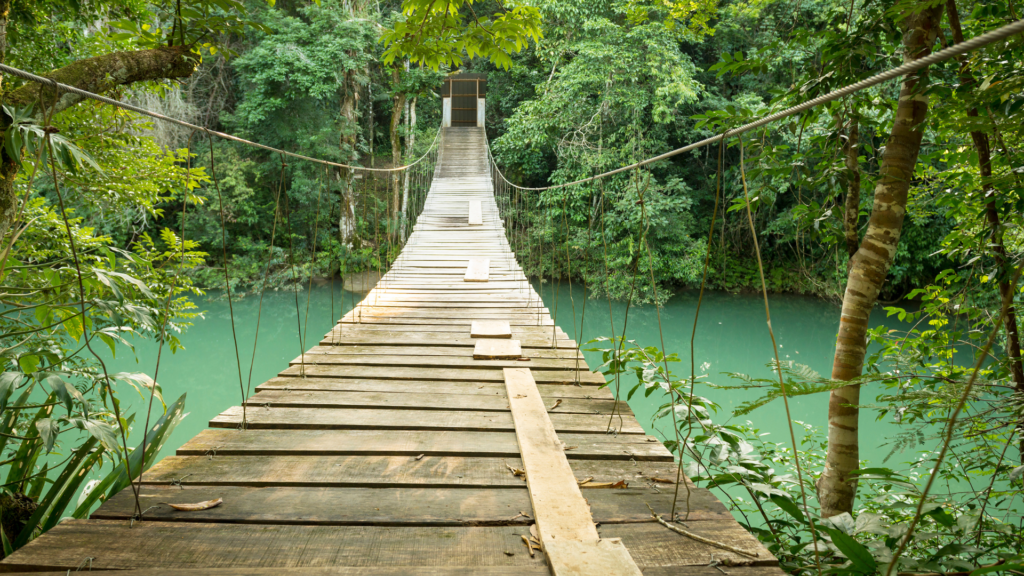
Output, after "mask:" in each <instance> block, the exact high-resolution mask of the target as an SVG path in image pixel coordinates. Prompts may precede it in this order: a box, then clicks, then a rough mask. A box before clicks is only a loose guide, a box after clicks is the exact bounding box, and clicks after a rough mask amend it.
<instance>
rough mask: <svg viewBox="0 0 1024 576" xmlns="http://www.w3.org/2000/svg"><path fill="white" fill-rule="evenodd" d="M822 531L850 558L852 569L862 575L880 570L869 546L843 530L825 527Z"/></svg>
mask: <svg viewBox="0 0 1024 576" xmlns="http://www.w3.org/2000/svg"><path fill="white" fill-rule="evenodd" d="M822 529H823V530H825V531H826V532H827V533H828V535H829V537H831V538H832V543H833V544H835V546H836V548H838V549H839V551H840V552H842V553H843V556H846V557H847V558H849V560H850V564H851V568H853V569H854V570H856V571H857V572H860V573H862V574H874V573H875V572H876V571H877V570H878V562H876V561H875V557H874V556H872V555H871V551H870V550H868V548H867V546H864V545H863V544H861V543H860V542H857V541H856V540H854V539H853V537H852V536H850V535H848V534H846V533H845V532H843V531H841V530H837V529H835V528H828V527H824V526H823V527H822Z"/></svg>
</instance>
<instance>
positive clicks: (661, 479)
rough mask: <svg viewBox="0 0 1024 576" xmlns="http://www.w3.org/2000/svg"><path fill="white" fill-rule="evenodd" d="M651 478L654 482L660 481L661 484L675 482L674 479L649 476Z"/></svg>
mask: <svg viewBox="0 0 1024 576" xmlns="http://www.w3.org/2000/svg"><path fill="white" fill-rule="evenodd" d="M651 480H654V481H655V482H661V483H662V484H675V483H676V481H675V480H669V479H668V478H658V477H654V478H651Z"/></svg>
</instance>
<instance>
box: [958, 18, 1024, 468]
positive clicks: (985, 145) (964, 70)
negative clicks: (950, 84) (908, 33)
mask: <svg viewBox="0 0 1024 576" xmlns="http://www.w3.org/2000/svg"><path fill="white" fill-rule="evenodd" d="M946 15H947V16H948V18H949V28H950V30H951V31H952V32H953V43H954V44H960V43H961V42H963V41H964V32H963V29H962V28H961V27H960V14H959V13H958V12H957V9H956V0H946ZM960 83H961V84H963V85H964V86H973V85H974V84H976V80H975V79H974V75H973V74H971V70H970V68H969V63H968V61H967V58H965V57H962V56H961V57H960ZM967 116H968V117H970V118H977V117H978V109H977V108H973V107H972V108H969V109H968V110H967ZM971 140H973V141H974V148H975V150H977V151H978V173H979V175H980V176H981V180H982V187H983V190H984V194H985V199H986V202H985V218H986V220H987V221H988V225H989V228H990V229H991V236H990V240H989V244H990V245H991V247H992V254H993V256H994V258H995V261H996V266H997V267H998V268H999V277H998V281H997V284H998V286H999V297H1000V301H1001V302H1010V306H1009V307H1008V308H1007V309H1006V317H1005V318H1003V325H1004V326H1005V327H1006V355H1007V357H1008V358H1009V361H1010V376H1011V378H1012V379H1013V383H1014V387H1015V388H1016V390H1017V393H1018V394H1021V395H1024V365H1022V363H1021V347H1020V331H1019V328H1018V324H1017V310H1016V308H1015V307H1014V306H1013V294H1012V291H1013V288H1012V287H1011V286H1010V282H1009V279H1008V278H1007V276H1008V274H1009V273H1010V270H1009V269H1008V267H1007V261H1008V257H1007V254H1006V244H1005V243H1004V240H1003V226H1002V223H1001V221H1000V218H999V211H998V209H997V207H996V197H995V195H996V190H995V189H994V188H993V187H992V183H991V179H992V148H991V146H990V145H989V138H988V134H986V133H984V132H981V131H974V132H971ZM1017 429H1018V438H1019V439H1020V440H1019V441H1020V442H1021V445H1020V448H1021V450H1020V453H1021V458H1022V459H1024V415H1022V416H1021V419H1020V420H1019V421H1018V422H1017Z"/></svg>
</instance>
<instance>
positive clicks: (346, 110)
mask: <svg viewBox="0 0 1024 576" xmlns="http://www.w3.org/2000/svg"><path fill="white" fill-rule="evenodd" d="M357 89H358V88H357V86H356V83H355V71H353V70H349V71H348V72H346V73H345V79H344V81H343V85H342V92H343V94H342V98H341V118H342V129H341V141H340V142H339V143H338V147H339V148H340V149H341V159H342V163H343V164H353V163H354V162H355V161H356V160H357V159H358V158H359V152H358V150H357V148H356V145H357V144H358V142H359V122H358V119H357V118H356V107H357V105H358V103H359V93H358V92H357ZM352 176H353V171H352V170H350V169H348V168H342V169H341V190H340V192H339V194H338V196H339V198H338V200H339V202H340V203H341V206H340V207H339V210H338V238H339V240H341V244H342V246H351V245H352V235H353V233H354V232H355V221H356V211H355V205H356V198H355V190H354V188H353V187H352Z"/></svg>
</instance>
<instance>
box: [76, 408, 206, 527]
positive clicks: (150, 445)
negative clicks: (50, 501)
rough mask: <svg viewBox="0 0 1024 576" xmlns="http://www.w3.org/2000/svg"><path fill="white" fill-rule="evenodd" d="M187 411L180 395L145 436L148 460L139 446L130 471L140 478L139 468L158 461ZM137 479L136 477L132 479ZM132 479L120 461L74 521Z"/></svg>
mask: <svg viewBox="0 0 1024 576" xmlns="http://www.w3.org/2000/svg"><path fill="white" fill-rule="evenodd" d="M184 409H185V394H182V395H181V398H178V400H177V401H176V402H175V403H174V404H171V405H170V406H169V407H168V409H167V412H166V413H165V414H164V415H163V416H161V417H160V420H158V421H157V422H156V424H154V425H153V428H152V429H150V430H149V431H148V433H147V434H146V454H145V460H143V454H142V446H141V445H140V446H138V447H136V448H135V450H133V451H132V452H131V454H130V455H128V466H129V467H130V468H131V471H132V474H133V475H137V474H138V472H139V470H140V468H143V469H144V468H149V466H150V465H152V464H153V461H154V460H155V459H156V455H157V454H158V453H159V452H160V449H161V448H163V446H164V442H166V441H167V438H168V437H169V436H170V434H171V432H173V431H174V428H175V427H176V426H177V425H178V423H179V422H181V421H182V419H184V418H185V416H187V414H185V413H184ZM133 479H134V478H133ZM129 482H130V480H128V476H127V474H126V473H125V465H124V460H123V459H122V460H121V461H119V462H117V464H116V465H115V466H114V469H113V470H111V471H110V473H109V474H107V475H106V476H105V477H103V479H102V480H100V482H99V484H97V485H96V487H95V488H93V490H92V492H91V493H89V495H88V496H87V497H86V498H85V499H84V500H83V501H82V502H81V503H80V504H79V505H78V507H77V508H75V511H74V513H73V514H72V516H74V517H75V518H84V517H85V516H86V515H87V514H88V513H89V510H90V509H91V508H92V506H93V504H95V503H96V502H97V501H98V500H99V498H100V497H101V496H103V495H106V497H107V498H111V497H113V496H114V495H115V494H117V493H118V492H120V491H121V490H122V489H124V488H125V487H126V486H128V484H129Z"/></svg>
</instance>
